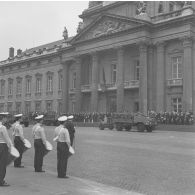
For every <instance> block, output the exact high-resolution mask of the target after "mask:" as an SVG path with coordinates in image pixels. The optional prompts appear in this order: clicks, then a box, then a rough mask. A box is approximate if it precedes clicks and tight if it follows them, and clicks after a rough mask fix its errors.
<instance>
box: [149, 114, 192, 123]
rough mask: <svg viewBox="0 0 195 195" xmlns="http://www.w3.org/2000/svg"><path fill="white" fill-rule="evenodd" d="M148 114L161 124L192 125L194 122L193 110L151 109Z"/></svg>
mask: <svg viewBox="0 0 195 195" xmlns="http://www.w3.org/2000/svg"><path fill="white" fill-rule="evenodd" d="M148 115H149V116H150V117H153V118H155V119H156V120H157V122H158V123H160V124H175V125H191V124H193V122H194V116H193V113H192V112H174V111H172V112H160V113H157V112H155V111H149V112H148Z"/></svg>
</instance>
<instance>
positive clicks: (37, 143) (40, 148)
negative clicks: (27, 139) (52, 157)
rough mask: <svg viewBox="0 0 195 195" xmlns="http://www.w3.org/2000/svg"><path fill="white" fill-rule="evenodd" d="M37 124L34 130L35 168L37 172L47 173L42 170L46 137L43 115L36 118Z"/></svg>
mask: <svg viewBox="0 0 195 195" xmlns="http://www.w3.org/2000/svg"><path fill="white" fill-rule="evenodd" d="M35 121H36V124H35V125H34V126H33V128H32V134H33V138H34V148H35V156H34V168H35V172H45V171H44V170H42V166H43V157H44V154H45V145H46V136H45V131H44V128H43V127H42V123H43V115H38V116H37V117H35Z"/></svg>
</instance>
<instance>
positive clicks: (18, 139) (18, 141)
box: [12, 114, 24, 168]
mask: <svg viewBox="0 0 195 195" xmlns="http://www.w3.org/2000/svg"><path fill="white" fill-rule="evenodd" d="M14 117H15V123H14V124H13V125H12V129H13V138H14V146H15V148H16V149H17V150H18V152H19V153H20V156H19V157H18V158H17V159H16V160H15V161H14V167H18V168H23V167H24V166H22V165H21V160H22V154H23V152H24V134H23V127H22V125H21V122H22V114H17V115H14Z"/></svg>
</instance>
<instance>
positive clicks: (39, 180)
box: [0, 126, 195, 195]
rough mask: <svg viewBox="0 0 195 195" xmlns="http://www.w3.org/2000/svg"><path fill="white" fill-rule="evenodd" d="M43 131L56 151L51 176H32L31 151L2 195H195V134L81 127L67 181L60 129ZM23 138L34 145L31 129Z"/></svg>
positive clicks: (10, 174)
mask: <svg viewBox="0 0 195 195" xmlns="http://www.w3.org/2000/svg"><path fill="white" fill-rule="evenodd" d="M44 128H45V133H46V136H47V139H48V140H49V141H50V142H51V143H52V144H53V146H54V150H53V151H51V152H49V153H48V154H47V155H46V157H45V158H44V162H43V164H44V165H43V167H44V169H45V170H46V172H45V173H40V176H39V177H37V176H36V175H35V173H34V172H33V155H34V148H33V147H32V148H31V149H29V150H27V151H26V152H25V153H24V155H23V163H24V165H25V168H24V169H22V170H21V169H14V167H13V165H10V166H9V167H8V169H7V175H6V180H7V181H8V182H9V183H10V184H11V186H10V187H9V188H1V193H0V194H2V195H3V194H7V195H19V194H20V195H26V194H27V192H28V194H37V195H38V194H41V195H49V194H52V195H54V194H56V195H57V194H58V195H59V194H60V195H64V194H74V195H76V194H92V195H93V194H98V195H99V194H101V195H102V194H106V195H107V194H110V195H114V194H134V193H135V194H137V193H138V194H149V195H161V194H162V195H164V194H170V195H172V194H185V195H186V194H189V195H190V194H191V195H192V194H195V187H194V182H195V166H194V162H195V158H194V153H195V150H194V148H195V142H194V139H195V133H194V132H182V131H179V132H178V131H171V130H172V129H175V130H176V129H177V128H175V126H172V127H171V126H168V127H167V128H166V130H164V131H162V129H161V130H158V129H160V128H161V127H160V126H158V127H157V130H155V131H153V132H152V133H147V132H144V133H141V132H137V131H134V130H132V131H130V132H127V131H116V130H112V131H111V130H108V129H105V130H104V131H101V130H99V129H98V128H94V127H76V137H75V143H74V147H75V151H76V153H75V155H74V156H72V157H70V159H69V161H68V170H67V174H68V176H69V179H68V180H63V181H62V180H59V179H57V178H56V174H57V173H56V163H57V162H56V155H57V154H56V146H55V143H54V142H53V141H52V139H53V134H54V128H55V127H53V126H44ZM171 128H172V129H171ZM183 129H184V127H183ZM187 129H188V130H189V131H190V129H191V131H193V129H194V126H188V127H187ZM24 135H25V137H26V138H27V139H29V140H30V141H31V143H33V142H32V126H29V127H27V128H24ZM23 176H25V177H23ZM35 188H36V190H35Z"/></svg>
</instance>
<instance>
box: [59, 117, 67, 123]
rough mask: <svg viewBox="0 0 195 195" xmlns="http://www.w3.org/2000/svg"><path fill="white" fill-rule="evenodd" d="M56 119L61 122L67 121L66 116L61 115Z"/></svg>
mask: <svg viewBox="0 0 195 195" xmlns="http://www.w3.org/2000/svg"><path fill="white" fill-rule="evenodd" d="M58 121H61V122H63V121H67V116H61V117H59V118H58Z"/></svg>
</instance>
